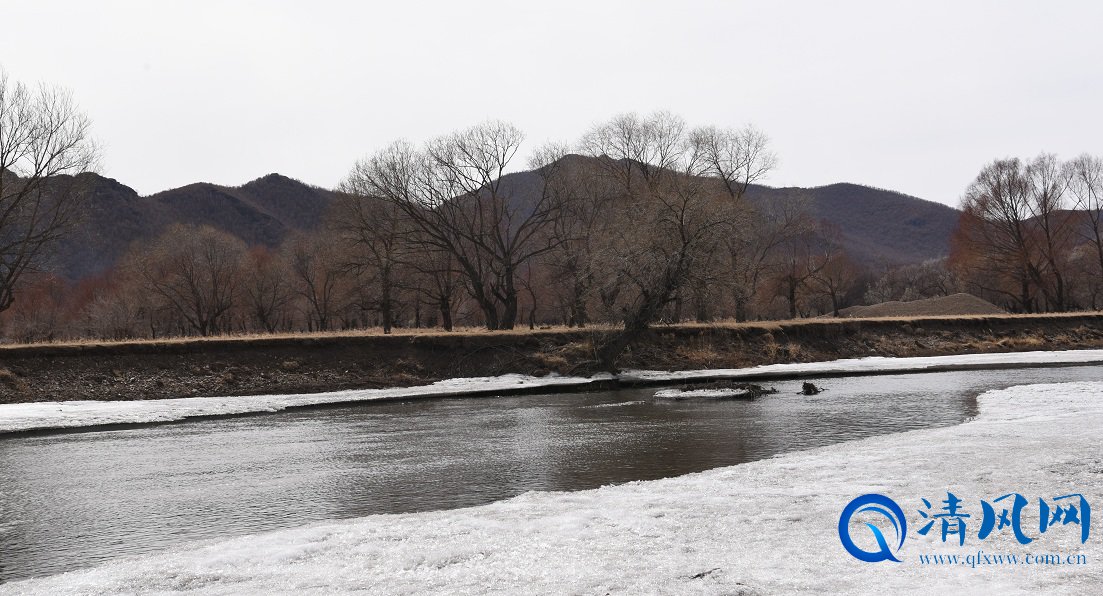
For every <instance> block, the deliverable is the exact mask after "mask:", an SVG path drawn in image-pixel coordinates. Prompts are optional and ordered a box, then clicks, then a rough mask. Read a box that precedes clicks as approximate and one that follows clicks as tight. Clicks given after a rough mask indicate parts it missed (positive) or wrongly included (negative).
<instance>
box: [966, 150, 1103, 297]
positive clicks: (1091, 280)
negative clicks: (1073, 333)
mask: <svg viewBox="0 0 1103 596" xmlns="http://www.w3.org/2000/svg"><path fill="white" fill-rule="evenodd" d="M962 209H963V214H962V218H961V223H960V225H959V227H958V230H957V231H956V233H955V235H954V238H953V245H952V252H951V260H950V261H951V266H952V268H953V269H954V270H955V271H956V272H957V274H958V275H959V277H960V278H961V279H962V281H963V282H964V283H965V286H966V288H967V289H968V291H970V292H973V293H975V294H978V295H981V296H984V297H986V298H989V299H990V300H992V301H994V302H998V303H1001V304H1004V305H1005V306H1007V307H1009V308H1011V309H1012V310H1015V311H1018V312H1045V311H1064V310H1073V309H1080V308H1092V309H1095V308H1099V306H1100V305H1101V303H1103V160H1101V159H1100V158H1098V157H1093V156H1090V155H1082V156H1080V157H1077V158H1075V159H1072V160H1069V161H1065V162H1062V161H1060V160H1058V159H1057V157H1056V156H1054V155H1050V154H1042V155H1039V156H1037V157H1035V158H1034V159H1032V160H1029V161H1023V160H1020V159H1002V160H996V161H994V162H992V163H990V164H988V165H987V166H985V168H984V169H983V170H981V172H980V174H979V175H978V176H977V179H976V180H975V181H974V182H973V183H972V184H971V185H970V186H969V188H968V190H967V191H966V194H965V197H964V199H963V201H962Z"/></svg>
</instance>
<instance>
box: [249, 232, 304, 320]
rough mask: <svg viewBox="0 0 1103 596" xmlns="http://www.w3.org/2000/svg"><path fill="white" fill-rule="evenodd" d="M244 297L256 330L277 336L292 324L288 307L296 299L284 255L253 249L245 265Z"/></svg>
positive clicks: (289, 269) (289, 270) (260, 248)
mask: <svg viewBox="0 0 1103 596" xmlns="http://www.w3.org/2000/svg"><path fill="white" fill-rule="evenodd" d="M244 268H245V273H244V275H243V280H242V282H243V283H242V294H243V295H244V301H245V305H246V307H247V309H248V313H249V317H250V318H251V319H252V322H253V325H254V326H255V327H256V328H259V329H263V330H264V331H267V332H268V333H274V332H275V331H276V330H277V329H279V328H280V326H281V324H282V325H284V326H287V325H289V319H290V316H289V314H288V310H289V307H290V306H291V303H292V300H293V299H294V290H293V286H292V282H291V279H292V272H291V268H290V267H289V266H288V265H287V262H286V261H285V260H284V259H283V255H280V254H279V253H276V252H273V251H271V250H269V249H267V248H264V247H259V246H258V247H254V248H253V249H251V250H250V251H249V254H248V256H247V257H246V259H245V262H244Z"/></svg>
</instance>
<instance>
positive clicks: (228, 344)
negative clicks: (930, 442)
mask: <svg viewBox="0 0 1103 596" xmlns="http://www.w3.org/2000/svg"><path fill="white" fill-rule="evenodd" d="M605 333H608V331H604V330H543V331H535V332H528V331H525V332H510V333H500V334H492V333H485V332H483V333H454V334H443V333H440V334H424V333H423V334H409V335H402V334H398V335H392V336H382V335H330V336H320V337H280V338H259V339H258V338H248V339H234V338H230V339H208V340H194V341H168V342H133V343H113V344H78V345H37V346H17V347H5V348H0V403H14V402H28V401H56V400H69V399H96V400H120V399H121V400H129V399H150V398H170V397H191V396H218V395H250V394H264V393H301V392H314V391H329V390H337V389H348V388H373V387H388V386H404V385H414V384H422V383H426V382H431V381H434V380H438V379H442V378H449V377H468V376H487V375H499V374H504V373H510V372H516V373H524V374H534V375H542V374H547V373H549V372H557V373H561V374H587V373H590V372H593V369H592V367H593V366H594V363H593V361H592V359H593V348H592V346H593V345H594V340H595V339H600V338H601V337H602V336H603V334H605ZM1100 347H1103V314H1098V313H1092V314H1076V315H1038V316H976V317H945V318H938V317H935V318H916V319H908V320H903V319H845V320H821V319H815V320H802V321H792V322H776V323H760V324H736V325H711V326H705V325H681V326H671V327H658V328H656V329H655V330H653V331H652V332H651V333H650V334H649V335H648V336H647V337H646V338H645V339H644V340H643V341H641V342H640V343H639V344H638V345H636V346H634V347H633V348H632V349H631V350H630V351H629V352H628V353H627V354H625V356H624V357H623V358H622V360H621V362H620V365H621V366H622V367H623V368H642V369H662V370H686V369H700V368H735V367H744V366H754V365H758V364H769V363H776V362H810V361H818V360H833V359H836V358H852V357H861V356H875V355H879V356H935V355H944V354H960V353H981V352H1012V351H1026V350H1059V349H1079V348H1100Z"/></svg>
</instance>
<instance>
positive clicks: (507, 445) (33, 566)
mask: <svg viewBox="0 0 1103 596" xmlns="http://www.w3.org/2000/svg"><path fill="white" fill-rule="evenodd" d="M1100 379H1103V367H1098V366H1093V367H1074V368H1054V369H1026V370H1019V371H1016V370H1001V371H982V372H977V371H971V372H954V373H930V374H911V375H891V376H880V377H851V378H836V379H825V380H823V381H817V383H818V384H820V385H821V386H823V387H826V388H827V391H826V392H825V393H823V394H821V395H819V396H816V397H804V396H800V395H797V393H798V391H799V389H800V382H780V383H774V384H773V386H775V387H777V388H778V390H779V393H778V394H777V395H772V396H766V397H763V398H760V399H758V400H755V401H753V402H744V401H712V400H698V401H680V402H672V401H658V400H654V399H652V398H651V395H652V394H653V393H654V390H630V391H616V392H604V393H589V394H551V395H541V396H524V397H504V398H472V399H450V400H428V401H415V402H405V403H386V404H374V405H360V406H350V407H342V408H332V409H318V410H299V411H294V412H287V413H281V414H273V415H269V416H259V417H247V418H233V419H226V420H207V421H197V422H190V423H184V424H175V425H166V426H157V427H148V428H134V429H129V430H117V431H103V432H82V433H72V434H62V435H50V436H29V437H17V438H6V439H0V582H2V581H5V580H9V581H10V580H12V579H17V578H25V577H32V576H40V575H48V574H52V573H58V572H62V571H67V570H70V569H75V568H79V567H86V566H90V565H93V564H96V563H98V562H102V561H103V560H106V559H110V558H115V557H119V556H125V555H132V554H140V553H148V552H153V551H157V550H161V549H165V548H168V547H170V546H172V545H175V544H179V543H182V542H187V541H193V540H201V539H207V538H216V537H227V536H236V535H242V534H247V533H254V532H260V531H264V530H270V529H275V528H284V527H290V526H298V525H302V524H305V523H309V522H312V521H316V520H325V519H334V518H350V517H359V516H363V515H369V514H373V513H398V512H409V511H424V510H430V509H446V508H454V507H463V506H468V505H475V504H480V503H487V502H490V501H495V500H499V499H503V498H507V497H511V496H514V495H518V494H520V493H523V492H526V491H530V490H581V489H587V488H594V487H597V486H601V485H603V484H610V483H617V482H626V481H631V480H648V479H655V478H663V477H668V476H677V475H680V474H685V473H689V472H698V471H702V470H707V469H709V468H715V467H718V466H725V465H731V464H737V463H741V462H746V461H751V460H755V459H761V458H764V457H769V456H771V455H774V454H777V453H782V452H787V451H793V450H797V449H805V448H809V447H815V446H819V445H826V444H829V443H836V442H839V441H845V440H850V439H856V438H861V437H866V436H870V435H877V434H885V433H893V432H901V431H906V430H913V429H917V428H927V427H934V426H945V425H950V424H956V423H959V422H961V421H962V420H964V419H966V418H968V417H970V416H973V415H975V414H976V399H975V396H976V395H977V394H979V393H980V392H982V391H985V390H988V389H993V388H1001V387H1006V386H1009V385H1017V384H1024V383H1038V382H1057V381H1069V380H1100Z"/></svg>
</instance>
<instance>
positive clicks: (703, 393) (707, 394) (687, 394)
mask: <svg viewBox="0 0 1103 596" xmlns="http://www.w3.org/2000/svg"><path fill="white" fill-rule="evenodd" d="M745 395H747V392H746V391H745V390H743V389H660V390H658V391H656V392H655V397H658V398H661V399H692V398H723V397H736V396H745ZM748 397H750V396H748Z"/></svg>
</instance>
